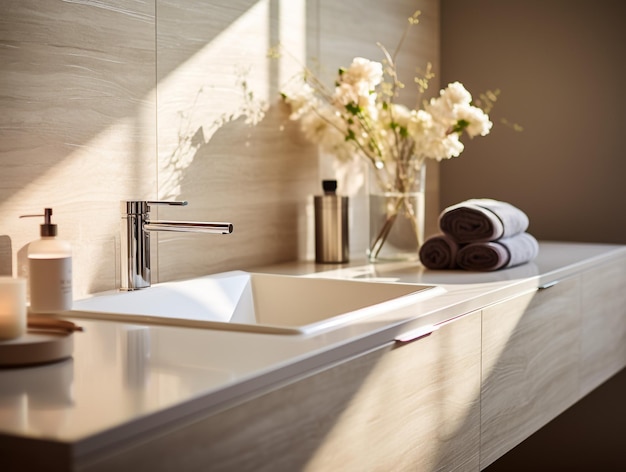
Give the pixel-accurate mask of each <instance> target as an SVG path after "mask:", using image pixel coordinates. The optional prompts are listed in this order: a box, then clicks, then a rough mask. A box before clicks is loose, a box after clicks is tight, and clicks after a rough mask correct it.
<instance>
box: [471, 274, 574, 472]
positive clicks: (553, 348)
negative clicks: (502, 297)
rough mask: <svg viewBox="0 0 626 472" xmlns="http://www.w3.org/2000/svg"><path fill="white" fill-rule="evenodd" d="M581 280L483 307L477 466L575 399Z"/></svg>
mask: <svg viewBox="0 0 626 472" xmlns="http://www.w3.org/2000/svg"><path fill="white" fill-rule="evenodd" d="M580 289H581V285H580V279H579V278H578V277H572V278H569V279H565V280H563V281H561V282H560V283H559V284H557V285H555V286H553V287H551V288H549V289H546V290H542V291H538V292H532V293H528V294H526V295H521V296H518V297H515V298H512V299H510V300H507V301H504V302H501V303H498V304H495V305H492V306H490V307H487V308H485V309H484V310H483V334H482V339H483V358H482V387H481V458H480V467H481V469H483V468H485V467H487V466H488V465H489V464H491V463H492V462H493V461H494V460H495V459H497V458H498V457H500V456H501V455H503V454H504V453H506V452H507V451H508V450H510V449H512V448H513V447H515V446H516V445H517V444H519V443H520V442H521V441H523V440H524V439H526V438H527V437H528V436H530V435H531V434H532V433H534V432H535V431H537V430H538V429H539V428H541V427H542V426H543V425H545V424H546V423H547V422H548V421H550V420H552V419H553V418H555V417H556V416H557V415H559V414H560V413H561V412H563V411H564V410H565V409H566V408H567V407H569V406H571V405H572V404H573V403H574V402H575V401H577V400H578V385H579V378H578V356H579V339H580Z"/></svg>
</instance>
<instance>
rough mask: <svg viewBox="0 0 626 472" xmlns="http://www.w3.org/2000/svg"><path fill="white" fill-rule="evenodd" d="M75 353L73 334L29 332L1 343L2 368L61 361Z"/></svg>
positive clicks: (0, 360)
mask: <svg viewBox="0 0 626 472" xmlns="http://www.w3.org/2000/svg"><path fill="white" fill-rule="evenodd" d="M73 351H74V337H73V333H62V332H58V333H57V332H45V331H36V330H29V331H28V332H27V333H26V334H24V335H23V336H21V337H19V338H17V339H10V340H8V341H0V368H1V367H17V366H26V365H35V364H45V363H48V362H55V361H60V360H62V359H66V358H68V357H71V356H72V353H73Z"/></svg>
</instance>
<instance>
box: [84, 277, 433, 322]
mask: <svg viewBox="0 0 626 472" xmlns="http://www.w3.org/2000/svg"><path fill="white" fill-rule="evenodd" d="M442 292H443V289H441V288H439V287H435V286H430V285H411V284H398V283H378V282H365V281H354V280H338V279H324V278H310V277H296V276H284V275H270V274H255V273H249V272H243V271H232V272H225V273H222V274H216V275H209V276H205V277H199V278H195V279H189V280H183V281H178V282H165V283H160V284H155V285H153V286H152V287H149V288H146V289H143V290H137V291H132V292H106V293H102V294H97V295H94V296H92V297H89V298H85V299H83V300H76V301H74V306H73V310H72V315H78V316H85V315H88V316H91V317H97V318H100V319H111V320H122V321H129V322H140V323H145V322H149V323H159V324H167V325H174V326H188V327H204V328H216V329H228V330H240V331H253V332H269V333H296V334H297V333H311V332H315V331H319V330H321V329H326V328H329V327H332V326H337V325H340V324H344V323H346V322H349V321H354V320H358V319H361V318H364V317H368V316H373V315H376V314H381V313H385V312H390V311H393V310H397V309H399V308H404V307H407V306H411V305H412V304H414V303H416V302H418V301H419V300H422V299H424V298H426V297H431V296H434V295H437V294H439V293H442ZM78 312H80V313H78Z"/></svg>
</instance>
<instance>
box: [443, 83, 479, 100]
mask: <svg viewBox="0 0 626 472" xmlns="http://www.w3.org/2000/svg"><path fill="white" fill-rule="evenodd" d="M440 96H441V97H442V98H443V99H444V100H445V101H446V102H448V103H449V104H450V105H451V106H454V105H469V104H470V103H471V102H472V95H471V94H470V93H469V92H468V91H467V90H466V89H465V87H463V84H461V83H460V82H452V83H451V84H448V86H447V87H446V88H445V89H443V90H442V91H441V93H440Z"/></svg>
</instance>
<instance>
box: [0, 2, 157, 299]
mask: <svg viewBox="0 0 626 472" xmlns="http://www.w3.org/2000/svg"><path fill="white" fill-rule="evenodd" d="M154 26H155V24H154V3H151V2H135V1H129V0H113V1H108V2H91V1H82V0H76V1H72V2H53V1H45V2H41V1H35V0H25V1H20V2H3V3H2V15H1V16H0V109H2V113H0V165H1V166H2V172H0V227H2V229H3V230H4V231H3V232H6V234H8V235H9V236H10V238H11V240H12V246H13V251H14V257H15V260H14V261H12V263H14V264H15V266H16V267H17V270H16V272H17V273H19V275H26V274H25V273H24V271H23V268H24V267H25V264H24V260H23V254H25V245H26V244H27V243H28V242H29V241H31V240H33V239H36V238H38V237H39V226H38V225H39V224H40V221H37V220H19V219H18V216H19V215H20V214H33V213H43V209H44V208H45V207H52V208H53V210H54V215H53V221H54V222H56V223H58V225H59V237H62V238H64V239H67V240H70V241H71V242H72V243H73V244H74V246H75V247H76V248H79V249H78V250H77V251H76V252H75V254H74V280H75V281H76V289H75V295H80V294H81V292H82V293H84V291H83V288H81V287H83V285H82V284H84V290H87V289H91V290H103V289H105V288H106V289H108V288H113V287H114V286H115V267H116V261H115V259H114V258H110V257H106V258H105V257H102V258H100V257H96V256H99V255H100V254H102V251H103V250H104V249H105V247H104V246H103V245H105V246H108V245H109V243H110V241H114V240H115V237H117V235H118V233H119V201H120V200H121V199H123V198H130V197H131V196H132V197H135V198H137V197H140V198H141V197H148V196H154V195H155V194H156V181H155V179H154V176H155V169H156V162H155V143H156V141H155V137H156V129H155V125H154V121H155V101H154V97H153V89H154V67H155V63H154V60H155V59H154ZM83 255H86V256H87V257H85V258H84V257H83ZM107 255H108V254H107ZM87 287H89V288H87Z"/></svg>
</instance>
